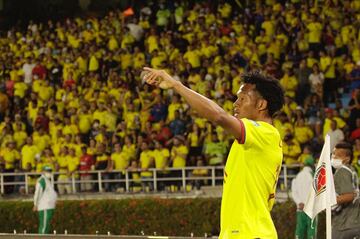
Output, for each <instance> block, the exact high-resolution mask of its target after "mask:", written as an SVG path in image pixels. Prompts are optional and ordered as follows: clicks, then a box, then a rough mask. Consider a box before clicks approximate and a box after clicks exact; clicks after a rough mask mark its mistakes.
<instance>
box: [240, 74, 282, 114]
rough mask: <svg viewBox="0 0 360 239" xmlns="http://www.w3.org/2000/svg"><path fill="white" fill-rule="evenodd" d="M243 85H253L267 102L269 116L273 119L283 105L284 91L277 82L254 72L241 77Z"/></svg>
mask: <svg viewBox="0 0 360 239" xmlns="http://www.w3.org/2000/svg"><path fill="white" fill-rule="evenodd" d="M242 79H243V81H244V83H247V84H253V85H255V86H256V90H257V91H258V92H259V93H260V95H261V96H262V97H263V98H264V99H265V100H266V101H267V104H268V105H267V108H268V112H269V116H271V117H274V116H275V113H277V112H278V111H279V110H281V108H282V107H283V105H284V89H283V88H282V87H281V85H280V82H279V80H277V79H275V78H273V77H271V76H267V75H264V74H263V73H261V72H260V71H254V72H250V73H246V74H243V75H242Z"/></svg>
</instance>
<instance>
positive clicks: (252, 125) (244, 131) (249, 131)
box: [236, 118, 259, 145]
mask: <svg viewBox="0 0 360 239" xmlns="http://www.w3.org/2000/svg"><path fill="white" fill-rule="evenodd" d="M239 127H240V129H241V137H240V138H237V139H236V140H237V142H238V143H239V144H244V145H250V144H252V143H253V142H254V136H256V130H257V127H259V125H258V124H257V123H256V122H255V121H252V120H248V119H246V118H243V119H240V120H239Z"/></svg>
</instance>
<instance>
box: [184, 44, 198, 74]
mask: <svg viewBox="0 0 360 239" xmlns="http://www.w3.org/2000/svg"><path fill="white" fill-rule="evenodd" d="M183 58H184V59H185V60H186V61H187V62H189V63H190V65H191V67H192V68H194V69H197V68H199V67H200V65H201V64H200V60H201V53H200V51H199V50H197V49H196V48H195V46H194V45H190V46H188V49H187V51H186V52H185V54H184V56H183Z"/></svg>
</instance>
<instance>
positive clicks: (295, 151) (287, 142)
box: [282, 133, 301, 175]
mask: <svg viewBox="0 0 360 239" xmlns="http://www.w3.org/2000/svg"><path fill="white" fill-rule="evenodd" d="M282 148H283V154H284V162H285V165H286V166H288V170H287V172H288V174H289V175H296V174H297V173H298V172H299V169H298V168H294V167H291V166H292V165H294V164H298V163H299V161H298V157H299V155H300V154H301V148H300V145H299V143H298V142H297V141H296V139H295V138H294V136H293V134H292V133H287V134H286V135H285V136H284V142H283V145H282Z"/></svg>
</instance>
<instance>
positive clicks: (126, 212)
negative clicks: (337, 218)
mask: <svg viewBox="0 0 360 239" xmlns="http://www.w3.org/2000/svg"><path fill="white" fill-rule="evenodd" d="M295 211H296V208H295V204H294V203H292V202H286V203H281V204H280V203H279V204H275V206H274V209H273V211H272V215H273V219H274V222H275V226H276V228H277V231H278V234H279V238H280V239H287V238H294V230H295ZM37 220H38V219H37V214H36V213H34V212H33V211H32V203H31V202H13V201H2V202H0V232H2V233H12V232H13V230H14V229H15V230H17V232H23V231H24V230H26V231H27V232H28V233H30V232H32V233H34V232H36V231H37ZM219 220H220V199H212V198H209V199H154V198H151V199H150V198H148V199H123V200H87V201H59V202H58V204H57V208H56V211H55V215H54V219H53V221H52V225H53V229H54V230H56V231H57V232H58V233H63V232H64V230H65V229H66V230H67V231H68V233H71V234H95V232H96V231H99V233H100V234H106V233H107V232H108V231H110V232H111V233H112V234H121V235H140V233H141V231H143V232H144V233H145V234H147V235H152V234H153V233H154V232H156V233H157V235H167V236H190V233H191V232H192V233H194V236H203V235H204V233H207V234H208V235H210V234H212V235H216V234H218V233H219V224H220V221H219ZM320 221H321V223H320V227H319V232H320V233H319V235H320V236H319V238H324V226H323V224H324V223H323V221H324V220H323V217H321V220H320Z"/></svg>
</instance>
